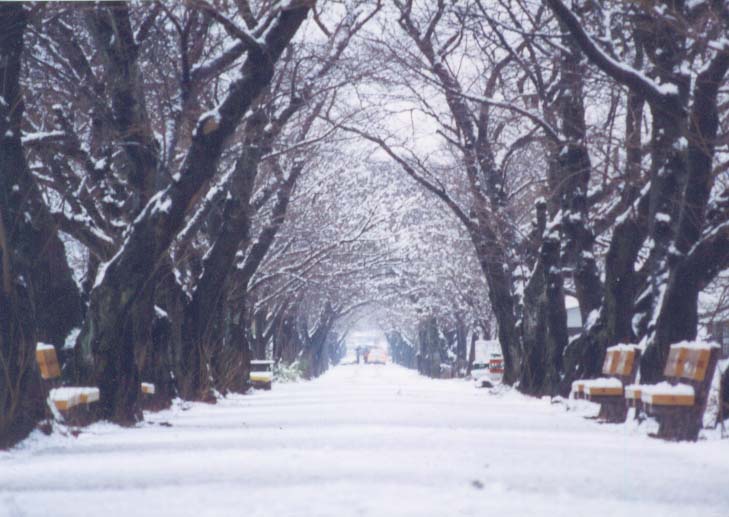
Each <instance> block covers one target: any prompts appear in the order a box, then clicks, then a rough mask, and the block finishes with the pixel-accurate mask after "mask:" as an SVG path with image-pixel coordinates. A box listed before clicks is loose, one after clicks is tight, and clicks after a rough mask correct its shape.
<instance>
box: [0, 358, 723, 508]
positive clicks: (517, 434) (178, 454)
mask: <svg viewBox="0 0 729 517" xmlns="http://www.w3.org/2000/svg"><path fill="white" fill-rule="evenodd" d="M145 416H146V420H145V422H143V423H141V424H139V425H138V426H137V427H135V428H130V429H125V428H120V427H117V426H112V425H109V424H103V423H102V424H95V425H93V426H91V427H90V428H88V429H86V430H84V432H83V433H82V434H81V435H80V436H79V437H78V438H75V439H74V438H70V437H68V438H64V437H62V436H59V435H54V436H52V437H40V436H34V437H32V438H31V439H30V440H28V441H26V442H24V443H23V445H22V449H21V450H16V451H14V452H13V453H0V517H9V516H15V515H28V516H32V515H48V512H49V510H50V509H51V508H52V509H53V514H54V515H57V516H63V515H81V514H88V513H89V509H93V512H92V513H93V514H94V515H104V514H108V513H107V510H108V511H113V512H115V514H117V515H135V516H137V517H141V516H146V515H154V516H158V515H182V514H185V515H199V516H203V515H215V516H221V515H240V514H242V513H243V512H244V513H245V515H248V516H251V517H253V516H270V515H287V516H294V515H306V516H314V515H316V516H329V515H331V516H341V515H417V516H427V515H433V516H445V515H456V514H457V515H479V516H483V515H495V514H496V513H495V512H498V515H531V516H538V515H545V516H549V517H557V516H560V515H571V516H579V515H588V514H589V515H592V516H601V515H621V516H623V515H639V516H641V517H649V516H653V515H656V516H659V515H660V516H664V515H683V516H690V515H701V516H705V517H706V516H714V515H716V516H720V517H725V516H726V509H727V508H728V507H729V492H727V491H726V479H727V477H728V476H729V464H727V462H726V442H722V441H705V442H698V443H693V444H681V445H677V444H672V443H666V442H662V441H659V440H652V439H649V438H647V437H646V436H644V435H643V434H642V433H641V434H637V433H633V432H631V429H630V428H629V427H626V426H611V425H603V426H599V425H596V424H595V423H594V422H591V421H587V420H585V419H583V418H582V417H581V416H579V415H577V414H574V413H565V411H564V408H563V407H562V406H561V405H558V404H550V402H549V401H548V400H547V399H530V398H527V397H525V396H523V395H520V394H518V393H517V392H516V391H515V390H505V391H504V392H502V393H500V394H496V395H493V394H492V395H489V394H487V393H486V392H485V391H483V390H474V389H473V387H472V386H471V384H470V383H467V382H464V381H463V380H432V379H427V378H424V377H422V376H419V375H418V374H417V373H415V372H413V371H410V370H406V369H403V368H401V367H399V366H395V365H387V366H372V365H368V366H365V365H361V366H356V365H344V366H340V367H337V368H334V369H333V370H331V371H329V372H327V373H326V374H324V375H323V376H322V377H320V378H319V379H317V380H315V381H312V382H307V383H296V384H288V385H277V386H276V387H275V389H274V390H273V391H271V392H265V393H264V392H256V393H255V394H253V395H246V396H238V395H233V396H230V397H228V398H226V399H224V400H222V401H220V403H219V404H217V405H207V404H201V403H195V404H187V403H186V404H185V405H184V406H180V405H175V406H173V408H172V409H170V410H168V411H163V412H160V413H155V414H148V415H145ZM168 424H171V426H169V427H168Z"/></svg>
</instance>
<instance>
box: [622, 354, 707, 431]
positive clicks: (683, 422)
mask: <svg viewBox="0 0 729 517" xmlns="http://www.w3.org/2000/svg"><path fill="white" fill-rule="evenodd" d="M718 360H719V347H718V346H717V345H714V344H710V343H691V342H683V343H678V344H675V345H671V350H670V352H669V354H668V359H667V360H666V367H665V369H664V371H663V375H664V376H665V377H666V381H664V382H661V383H659V384H654V385H642V386H635V387H631V388H633V390H632V395H633V396H636V391H637V392H639V393H640V400H641V402H642V405H643V407H644V408H645V412H646V414H648V415H649V416H652V417H654V418H656V420H658V433H657V434H656V436H657V437H659V438H664V439H667V440H692V441H695V440H697V439H698V437H699V431H700V430H701V427H702V423H703V415H704V411H705V410H706V402H707V399H708V396H709V389H710V387H711V381H712V378H713V376H714V370H716V363H717V361H718Z"/></svg>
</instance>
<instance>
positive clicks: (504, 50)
mask: <svg viewBox="0 0 729 517" xmlns="http://www.w3.org/2000/svg"><path fill="white" fill-rule="evenodd" d="M728 24H729V11H728V7H727V6H726V5H725V3H724V2H711V1H706V2H703V1H700V2H690V3H684V2H665V3H664V2H657V3H651V2H648V3H646V2H617V1H615V2H613V1H608V2H603V3H602V4H596V3H594V2H582V1H576V2H572V3H571V5H570V6H568V5H566V4H565V3H563V2H562V1H561V0H548V1H547V2H545V3H544V4H541V3H540V4H534V3H531V2H526V1H524V2H522V1H515V2H501V3H496V4H494V3H489V4H488V5H487V4H486V3H484V2H481V1H480V0H473V1H469V2H456V3H451V2H446V1H445V0H436V1H432V2H430V1H429V2H419V1H408V0H388V1H386V0H355V1H352V2H344V3H342V2H338V1H334V0H320V1H318V2H317V1H315V0H290V1H282V0H281V1H273V2H271V1H256V0H236V1H232V0H219V1H216V2H208V1H206V0H195V1H191V2H187V3H185V4H179V5H178V4H174V3H168V2H154V3H141V4H129V3H123V2H118V3H117V2H108V3H98V4H25V3H12V4H3V5H0V259H1V260H0V279H1V281H2V284H1V285H0V446H7V445H9V444H12V443H15V442H16V441H17V440H19V439H21V438H22V437H24V436H26V435H27V434H28V433H29V432H30V431H31V430H32V429H33V428H34V427H35V426H36V425H37V424H38V423H39V422H41V421H43V420H44V419H46V418H47V415H48V408H47V405H46V402H45V401H46V396H47V393H46V391H47V389H48V386H46V385H44V384H43V382H42V380H41V377H40V375H39V373H38V366H37V364H36V361H35V356H34V354H35V350H36V347H37V344H38V343H50V344H52V345H53V346H54V347H55V350H56V352H57V355H58V357H59V360H60V366H61V372H62V380H61V381H60V382H61V383H62V384H64V385H75V386H95V387H98V388H99V391H100V399H99V401H98V411H97V413H98V415H97V416H98V417H100V418H105V419H109V420H112V421H114V422H118V423H121V424H133V423H135V422H137V421H138V420H139V419H140V418H141V417H142V406H143V402H142V401H144V404H146V405H147V406H148V407H150V408H155V407H157V408H158V407H164V406H166V405H168V404H169V403H170V401H171V400H172V398H173V397H176V396H179V397H182V398H184V399H189V400H206V401H214V400H215V397H216V396H217V394H218V393H226V392H228V391H244V390H245V389H247V387H248V385H247V379H248V371H249V367H250V361H251V359H252V358H257V359H264V358H272V359H274V360H277V361H281V362H283V363H285V364H293V365H295V366H296V367H297V368H298V370H299V372H300V373H301V374H302V375H304V376H305V377H313V376H316V375H319V374H320V373H322V372H323V371H324V370H325V369H326V368H327V367H328V365H329V364H331V363H332V362H333V361H336V360H337V359H338V358H339V357H341V355H342V353H343V340H344V338H345V335H346V332H347V329H348V328H349V327H350V326H351V325H353V324H354V323H356V321H357V320H358V318H361V317H364V316H366V317H368V318H373V319H376V320H378V323H379V324H380V325H381V326H383V327H384V328H386V330H387V336H388V339H389V341H390V346H391V350H392V351H393V357H394V358H395V359H396V360H398V361H399V362H402V363H405V364H410V365H413V366H414V365H420V369H421V370H422V371H423V372H424V373H429V374H434V370H433V369H434V366H433V365H434V364H435V361H440V362H438V365H440V364H441V363H442V362H443V361H446V362H447V361H450V362H452V363H453V364H457V365H458V368H461V367H463V366H464V365H465V367H466V368H467V364H468V359H469V357H468V355H469V350H470V349H471V348H472V345H471V343H473V342H474V341H475V339H476V335H477V334H480V335H482V336H487V335H492V336H493V337H494V338H496V339H498V341H499V342H500V345H501V349H502V353H503V359H504V369H505V371H504V382H506V383H508V384H515V383H518V386H519V389H521V390H522V391H524V392H525V393H528V394H534V395H543V394H550V395H556V394H560V393H561V394H566V392H567V391H568V390H569V387H570V385H571V383H572V381H573V380H575V379H577V378H584V377H594V376H597V375H599V373H600V369H601V366H602V364H603V359H604V356H605V350H606V349H607V348H608V347H609V346H612V345H615V344H617V343H640V344H641V345H642V347H643V349H644V352H643V354H642V355H641V365H640V376H641V379H642V380H643V381H645V382H655V381H657V380H660V378H661V377H662V368H663V365H664V364H665V361H666V357H667V355H668V350H669V347H670V345H671V344H672V343H676V342H679V341H682V340H691V339H695V338H696V335H697V331H698V328H699V323H700V318H701V317H702V312H701V310H700V304H699V297H700V294H701V293H702V292H703V293H707V292H709V291H712V292H719V293H721V292H722V290H723V289H724V288H725V286H726V278H725V277H726V275H725V274H724V272H725V271H726V270H727V267H728V266H729V190H727V189H728V188H729V179H728V178H727V171H728V170H729V147H728V146H729V139H728V135H729V133H728V130H729V117H727V114H728V113H729V110H728V109H727V107H728V106H729V102H728V101H729V90H728V88H727V69H729V25H728ZM567 295H573V296H575V297H576V299H577V300H578V302H579V310H580V312H581V316H582V318H581V321H582V322H584V323H583V325H582V328H581V329H580V331H579V333H578V334H577V335H576V336H574V337H572V338H570V336H569V332H568V328H567V312H566V309H565V297H566V296H567ZM713 300H714V301H715V302H716V303H714V304H713V306H712V307H711V311H712V314H713V315H714V316H715V317H716V318H718V319H719V320H721V315H722V309H723V308H724V306H723V305H722V304H723V303H725V301H723V300H724V298H723V297H722V296H716V297H715V298H713ZM363 315H364V316H363ZM436 355H437V358H436ZM431 370H433V371H431ZM142 383H148V384H154V386H155V390H154V394H153V395H151V396H147V397H146V398H142V388H141V386H142ZM725 384H726V385H729V382H728V383H725ZM725 398H729V397H726V395H725Z"/></svg>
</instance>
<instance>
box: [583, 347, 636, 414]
mask: <svg viewBox="0 0 729 517" xmlns="http://www.w3.org/2000/svg"><path fill="white" fill-rule="evenodd" d="M639 359H640V349H639V348H638V347H637V346H634V345H616V346H613V347H610V348H608V349H607V351H606V354H605V361H604V362H603V365H602V373H603V375H605V377H600V378H598V379H587V380H579V381H575V382H574V383H572V393H573V396H574V397H575V398H584V399H587V400H590V401H592V402H597V403H598V404H600V412H599V413H598V415H597V418H598V419H600V420H603V421H606V422H625V419H626V417H627V415H628V408H627V406H626V404H625V398H624V397H623V395H624V386H626V385H628V384H631V383H633V382H635V376H636V373H637V371H638V362H639Z"/></svg>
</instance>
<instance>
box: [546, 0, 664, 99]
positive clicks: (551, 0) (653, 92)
mask: <svg viewBox="0 0 729 517" xmlns="http://www.w3.org/2000/svg"><path fill="white" fill-rule="evenodd" d="M547 3H548V4H549V6H550V7H551V8H552V11H553V12H554V13H555V15H557V17H558V18H559V19H560V20H561V21H562V22H563V23H564V24H565V25H566V26H567V28H568V29H569V31H570V33H571V34H572V36H573V37H574V38H575V40H576V41H577V44H578V45H579V46H580V48H581V49H582V51H583V52H584V53H585V54H586V55H587V57H588V58H589V59H590V60H591V61H592V62H593V63H594V64H595V65H597V66H598V67H599V68H600V69H601V70H602V71H603V72H605V73H606V74H608V75H609V76H610V77H612V78H613V79H615V80H616V81H617V82H619V83H620V84H623V85H625V86H627V87H628V88H630V89H632V90H635V91H639V92H641V93H642V94H643V95H644V96H645V97H646V99H647V100H648V102H650V103H651V104H656V103H661V102H665V101H666V100H667V98H671V97H675V96H677V95H678V87H677V86H676V85H675V84H658V83H657V82H656V81H654V80H652V79H650V78H649V77H648V76H646V75H645V74H644V73H643V72H641V71H639V70H636V69H635V68H633V67H631V66H629V65H627V64H625V63H623V62H621V61H618V60H616V59H614V58H613V57H611V56H610V55H609V54H607V53H606V52H605V51H604V50H603V49H601V48H600V46H599V45H598V44H597V42H596V41H595V40H594V39H593V38H592V36H590V35H589V34H588V33H587V31H586V30H585V28H584V27H583V26H582V23H581V22H580V20H579V19H578V18H577V15H575V13H573V12H572V10H571V9H570V8H568V7H567V6H566V5H565V4H564V3H563V2H562V0H547Z"/></svg>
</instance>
